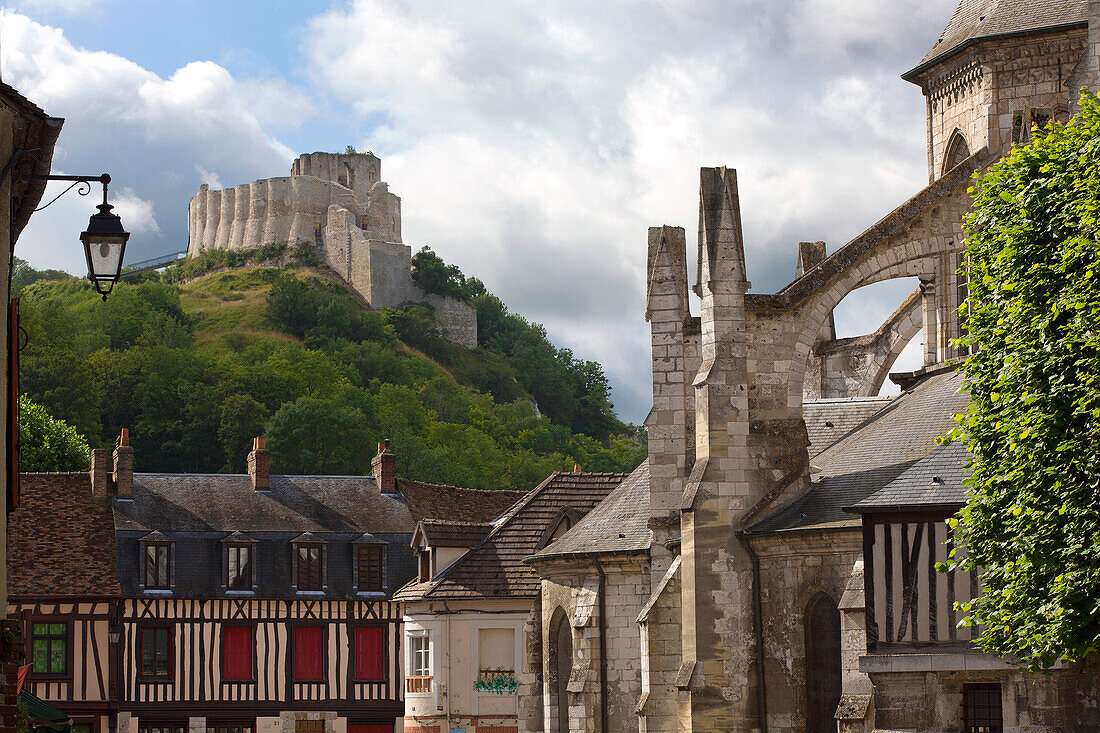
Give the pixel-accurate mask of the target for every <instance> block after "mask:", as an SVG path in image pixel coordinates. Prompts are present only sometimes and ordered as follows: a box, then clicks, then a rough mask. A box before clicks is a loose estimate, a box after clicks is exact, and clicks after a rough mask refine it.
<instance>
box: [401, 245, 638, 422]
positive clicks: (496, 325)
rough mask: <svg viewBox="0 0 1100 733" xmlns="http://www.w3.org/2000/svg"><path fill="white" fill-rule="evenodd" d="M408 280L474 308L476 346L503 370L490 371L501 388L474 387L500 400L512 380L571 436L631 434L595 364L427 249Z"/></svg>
mask: <svg viewBox="0 0 1100 733" xmlns="http://www.w3.org/2000/svg"><path fill="white" fill-rule="evenodd" d="M413 277H414V279H415V280H416V282H417V284H418V285H419V286H420V287H421V288H422V289H423V290H425V291H426V292H429V293H437V294H439V295H446V296H449V297H453V298H460V299H464V300H468V301H470V302H472V303H473V304H474V306H475V307H476V308H477V331H478V333H477V342H478V346H479V347H480V349H482V350H484V351H488V352H491V353H494V354H497V355H499V356H500V357H501V361H500V362H499V366H500V367H504V366H505V365H506V366H507V367H508V369H507V372H506V373H505V372H504V371H502V370H500V369H499V368H498V369H496V370H494V372H492V376H494V377H497V378H499V379H503V380H505V382H504V383H501V382H499V381H498V382H496V383H487V382H483V383H482V384H480V385H479V388H481V389H484V390H486V391H489V392H492V393H493V394H494V395H498V396H502V395H503V394H505V393H507V388H508V386H509V384H508V381H507V380H514V381H515V383H516V384H517V385H518V386H519V387H521V388H522V389H523V390H524V391H526V392H527V393H528V394H530V395H531V396H532V397H534V399H535V402H536V404H537V405H538V408H539V410H540V411H541V412H543V413H545V414H546V415H548V416H549V417H550V419H551V420H552V421H553V422H555V423H557V424H559V425H566V426H568V427H569V428H570V429H571V430H573V431H574V432H578V433H583V434H585V435H589V436H592V437H594V438H596V439H597V440H602V441H606V440H608V439H609V438H610V437H611V436H613V435H623V434H626V433H630V432H632V429H631V428H630V427H629V426H627V425H624V424H623V423H622V422H621V421H620V420H619V419H618V418H616V417H615V413H614V405H612V403H611V385H610V384H609V383H608V381H607V376H606V375H605V374H604V372H603V367H602V366H601V365H600V364H599V363H597V362H594V361H587V360H584V359H577V358H575V357H574V356H573V352H572V351H570V350H569V349H559V348H557V347H556V346H554V344H553V343H552V342H551V341H550V338H549V336H548V335H547V333H546V328H545V327H543V326H542V325H540V324H538V323H531V322H530V321H528V320H527V319H525V318H524V317H523V316H520V315H517V314H515V313H510V312H509V311H508V307H507V306H506V305H505V304H504V302H503V301H501V299H500V298H498V297H496V296H495V295H493V294H492V293H490V292H489V291H488V290H486V288H485V285H484V284H483V283H482V282H481V281H480V280H478V279H477V278H474V277H471V278H467V277H466V276H465V275H463V274H462V271H461V270H459V268H458V267H457V266H455V265H448V264H446V263H445V262H444V261H443V260H442V259H441V258H440V257H439V256H438V255H436V254H435V253H434V252H432V251H431V250H429V249H428V248H427V247H425V248H423V249H421V250H420V251H419V252H417V254H416V255H415V256H414V257H413ZM421 307H423V306H421ZM395 328H396V329H397V331H398V333H400V334H402V338H405V337H406V335H407V336H408V337H409V338H410V339H412V341H413V342H415V343H416V344H417V346H418V348H422V349H424V350H425V351H426V352H428V353H431V354H432V355H433V356H436V357H437V358H440V359H442V360H443V361H445V362H449V361H453V360H454V359H453V357H450V356H449V355H448V354H446V353H444V352H446V350H447V349H446V347H444V346H442V345H440V344H435V343H431V342H430V340H429V339H425V338H420V337H419V336H418V335H417V334H415V333H409V332H407V331H403V330H402V328H401V326H400V325H395ZM437 340H441V339H437ZM486 376H488V375H486Z"/></svg>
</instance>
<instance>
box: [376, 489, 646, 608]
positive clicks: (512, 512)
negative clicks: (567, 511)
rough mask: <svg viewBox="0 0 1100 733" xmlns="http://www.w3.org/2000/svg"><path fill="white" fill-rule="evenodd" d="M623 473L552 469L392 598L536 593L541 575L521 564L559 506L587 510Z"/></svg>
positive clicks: (408, 598)
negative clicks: (467, 544) (434, 570)
mask: <svg viewBox="0 0 1100 733" xmlns="http://www.w3.org/2000/svg"><path fill="white" fill-rule="evenodd" d="M624 478H626V474H622V473H564V472H560V471H559V472H556V473H553V474H551V475H550V476H549V477H548V478H547V479H546V480H545V481H543V482H542V483H541V484H539V485H538V486H536V487H535V488H533V489H531V490H530V491H529V492H527V494H525V495H524V496H523V498H522V499H520V500H519V501H518V502H516V503H515V504H514V505H513V506H512V507H511V508H510V509H509V510H508V511H507V512H506V513H505V514H504V515H503V516H501V517H500V518H499V520H498V521H496V522H493V525H494V527H493V530H492V532H490V533H489V534H488V535H487V536H486V537H485V538H484V539H482V541H481V542H480V543H478V545H477V547H475V548H473V549H472V550H470V551H469V552H468V553H466V554H465V555H463V556H462V557H461V558H460V559H458V560H457V561H456V562H455V563H454V564H453V565H451V566H450V567H449V568H447V569H446V570H444V571H443V572H441V573H440V574H439V575H438V576H436V577H435V578H434V579H432V580H431V581H430V582H427V583H417V582H412V583H409V584H408V585H406V586H405V587H404V588H402V589H401V590H400V591H398V592H397V593H395V594H394V600H398V601H405V602H408V601H418V600H435V599H445V598H452V599H462V598H470V599H474V598H479V599H481V598H535V597H537V596H538V594H539V578H538V576H537V575H536V574H535V572H534V571H533V570H532V569H531V568H529V567H527V566H526V565H525V564H524V563H523V559H524V558H525V557H527V556H529V555H531V554H532V553H534V552H535V550H536V549H537V546H538V543H539V540H540V539H541V538H542V536H543V534H544V533H545V532H546V528H547V526H548V525H549V523H550V522H552V521H554V520H555V519H558V518H559V517H560V515H561V510H562V508H563V507H572V508H574V509H575V510H577V511H579V512H583V513H587V512H589V511H591V510H592V508H593V507H595V506H596V505H597V504H599V503H600V501H602V500H603V498H604V497H606V496H607V495H608V494H610V493H611V491H612V490H613V489H614V488H615V487H616V486H618V485H619V484H620V483H621V482H622V481H623V479H624Z"/></svg>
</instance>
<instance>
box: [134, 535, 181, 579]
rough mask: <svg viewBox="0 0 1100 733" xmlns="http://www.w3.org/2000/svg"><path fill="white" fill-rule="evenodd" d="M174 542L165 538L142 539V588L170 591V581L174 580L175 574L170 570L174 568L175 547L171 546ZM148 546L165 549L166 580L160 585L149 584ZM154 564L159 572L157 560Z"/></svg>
mask: <svg viewBox="0 0 1100 733" xmlns="http://www.w3.org/2000/svg"><path fill="white" fill-rule="evenodd" d="M174 544H175V543H174V542H170V541H167V540H159V539H158V540H148V541H144V540H143V541H142V542H141V587H142V589H143V590H147V591H170V590H172V586H173V583H172V581H173V580H174V578H173V576H174V575H175V573H173V572H172V571H173V570H174V567H173V565H174V561H175V554H176V553H175V547H173V545H174ZM150 548H163V549H165V550H166V551H167V557H166V559H165V565H166V566H167V567H166V573H167V578H168V582H167V584H165V585H160V584H156V585H153V584H150V582H149V549H150ZM154 566H155V567H156V568H157V569H158V572H159V568H160V564H159V561H158V562H154Z"/></svg>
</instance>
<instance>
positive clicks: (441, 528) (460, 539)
mask: <svg viewBox="0 0 1100 733" xmlns="http://www.w3.org/2000/svg"><path fill="white" fill-rule="evenodd" d="M417 528H418V529H419V531H421V532H423V533H424V538H425V539H426V540H427V542H428V545H429V546H431V547H473V546H475V545H476V544H477V543H478V542H481V538H482V537H484V536H485V535H487V534H489V530H491V529H492V528H493V525H491V524H488V523H486V522H447V521H442V520H439V519H422V520H421V521H420V524H419V525H417Z"/></svg>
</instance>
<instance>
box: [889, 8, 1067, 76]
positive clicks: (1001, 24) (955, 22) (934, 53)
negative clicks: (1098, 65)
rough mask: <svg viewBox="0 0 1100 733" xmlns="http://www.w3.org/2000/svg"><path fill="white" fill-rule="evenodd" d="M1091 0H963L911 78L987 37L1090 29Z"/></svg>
mask: <svg viewBox="0 0 1100 733" xmlns="http://www.w3.org/2000/svg"><path fill="white" fill-rule="evenodd" d="M1088 11H1089V2H1088V0H961V2H960V3H959V6H958V7H957V8H956V9H955V14H954V15H952V16H951V20H949V21H948V23H947V27H946V28H945V29H944V31H943V33H942V34H941V35H940V38H939V40H938V41H936V43H935V44H934V45H933V46H932V48H931V49H930V50H929V51H928V53H926V54H925V55H924V58H923V59H921V62H920V63H919V64H917V66H916V67H915V68H913V69H912V70H911V71H909V72H907V73H906V74H904V75H903V76H904V78H906V79H910V80H911V77H914V76H915V75H917V74H919V73H920V72H922V71H924V70H925V69H927V68H928V67H930V66H932V65H933V64H935V63H937V62H939V61H942V60H944V59H945V58H947V57H948V56H951V55H952V54H954V53H957V52H958V51H961V50H962V49H963V48H966V47H967V46H969V45H971V44H972V43H975V42H977V41H980V40H982V39H988V38H998V37H1004V36H1014V35H1023V34H1026V33H1033V32H1037V31H1044V30H1055V29H1059V28H1062V27H1067V26H1068V27H1074V26H1077V27H1082V28H1084V27H1087V26H1088Z"/></svg>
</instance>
